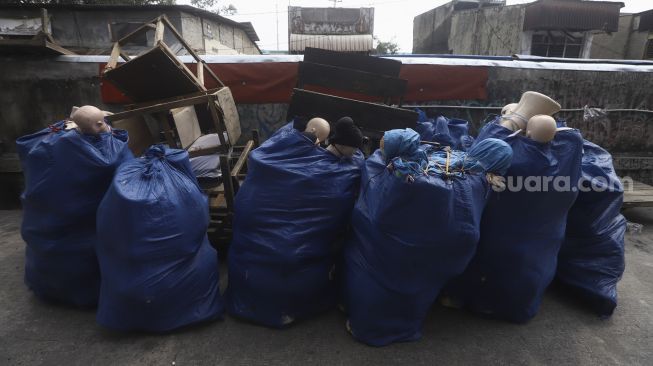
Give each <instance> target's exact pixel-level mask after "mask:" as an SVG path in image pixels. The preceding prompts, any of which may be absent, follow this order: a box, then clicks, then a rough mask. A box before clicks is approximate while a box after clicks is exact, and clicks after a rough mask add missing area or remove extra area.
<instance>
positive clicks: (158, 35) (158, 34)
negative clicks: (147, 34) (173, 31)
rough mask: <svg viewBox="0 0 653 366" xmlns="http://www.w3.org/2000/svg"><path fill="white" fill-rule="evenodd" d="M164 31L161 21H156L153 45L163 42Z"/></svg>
mask: <svg viewBox="0 0 653 366" xmlns="http://www.w3.org/2000/svg"><path fill="white" fill-rule="evenodd" d="M164 31H165V28H163V22H162V21H161V19H159V20H157V22H156V30H155V31H154V44H157V43H159V42H162V41H163V33H164Z"/></svg>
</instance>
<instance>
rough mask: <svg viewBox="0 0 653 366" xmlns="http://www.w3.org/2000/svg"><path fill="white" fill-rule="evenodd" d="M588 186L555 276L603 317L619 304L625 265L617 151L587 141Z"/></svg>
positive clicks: (575, 210) (575, 208)
mask: <svg viewBox="0 0 653 366" xmlns="http://www.w3.org/2000/svg"><path fill="white" fill-rule="evenodd" d="M582 174H583V175H582V179H583V186H582V187H583V189H582V190H581V191H580V192H579V194H578V198H577V199H576V202H575V203H574V205H573V206H572V207H571V210H570V211H569V217H568V218H567V232H566V238H565V242H564V243H563V245H562V248H561V249H560V254H559V255H558V271H557V274H556V277H557V279H558V281H559V282H561V283H563V284H564V285H566V286H567V287H569V288H570V289H571V290H572V293H574V294H576V295H578V296H579V297H581V298H582V299H584V300H585V301H586V302H587V304H588V305H589V307H590V308H591V309H592V310H593V311H595V312H596V313H597V314H598V315H600V316H610V315H611V314H612V312H613V311H614V309H615V307H616V306H617V282H619V280H620V279H621V276H622V274H623V272H624V269H625V259H624V235H625V232H626V219H625V218H624V217H623V215H621V213H620V211H621V204H622V203H623V194H624V189H623V185H622V184H621V181H620V180H619V177H618V176H617V174H616V172H615V170H614V167H613V165H612V156H611V155H610V153H608V152H607V151H605V150H604V149H603V148H601V147H600V146H598V145H596V144H594V143H592V142H589V141H587V140H585V141H584V142H583V165H582Z"/></svg>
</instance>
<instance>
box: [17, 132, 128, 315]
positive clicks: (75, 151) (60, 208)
mask: <svg viewBox="0 0 653 366" xmlns="http://www.w3.org/2000/svg"><path fill="white" fill-rule="evenodd" d="M127 139H128V137H127V132H126V131H124V130H118V129H114V130H112V131H111V132H108V133H102V134H100V135H98V136H90V135H83V134H80V133H79V132H77V130H68V131H66V130H64V122H63V121H61V122H58V123H55V124H53V125H52V126H50V127H48V128H45V129H43V130H41V131H39V132H37V133H34V134H31V135H27V136H23V137H21V138H19V139H18V140H17V141H16V145H17V151H18V154H19V157H20V160H21V165H22V167H23V172H24V174H25V191H24V192H23V194H22V195H21V199H22V202H23V224H22V227H21V233H22V236H23V240H25V243H26V244H27V246H26V248H25V283H26V284H27V286H28V287H29V288H30V289H31V290H32V291H33V292H34V294H35V295H37V296H38V297H40V298H42V299H45V300H50V301H55V302H61V303H64V304H70V305H75V306H95V305H96V304H97V301H98V291H99V286H100V272H99V269H98V264H97V259H96V257H95V243H96V238H97V236H96V230H95V213H96V210H97V207H98V205H99V204H100V201H101V200H102V197H103V196H104V193H105V192H106V190H107V188H108V187H109V184H111V179H112V178H113V174H114V171H115V170H116V168H117V167H118V165H120V163H122V162H123V161H126V160H128V159H131V158H132V157H133V156H132V154H131V152H130V151H129V149H128V147H127Z"/></svg>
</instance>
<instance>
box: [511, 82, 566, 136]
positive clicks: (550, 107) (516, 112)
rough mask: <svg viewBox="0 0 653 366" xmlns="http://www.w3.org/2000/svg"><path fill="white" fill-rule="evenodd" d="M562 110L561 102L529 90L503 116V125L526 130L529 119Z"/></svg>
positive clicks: (514, 129)
mask: <svg viewBox="0 0 653 366" xmlns="http://www.w3.org/2000/svg"><path fill="white" fill-rule="evenodd" d="M558 111H560V104H558V102H556V101H555V100H553V99H551V98H549V97H547V96H546V95H544V94H541V93H538V92H534V91H527V92H525V93H524V94H522V96H521V99H520V100H519V103H517V106H515V107H514V109H512V110H510V112H508V113H506V114H505V115H504V116H502V117H501V121H500V122H499V123H500V124H501V125H502V126H504V127H506V128H508V129H511V130H513V131H517V130H522V131H526V124H527V123H528V120H529V119H530V118H531V117H533V116H535V115H537V114H543V115H548V116H550V115H552V114H554V113H557V112H558Z"/></svg>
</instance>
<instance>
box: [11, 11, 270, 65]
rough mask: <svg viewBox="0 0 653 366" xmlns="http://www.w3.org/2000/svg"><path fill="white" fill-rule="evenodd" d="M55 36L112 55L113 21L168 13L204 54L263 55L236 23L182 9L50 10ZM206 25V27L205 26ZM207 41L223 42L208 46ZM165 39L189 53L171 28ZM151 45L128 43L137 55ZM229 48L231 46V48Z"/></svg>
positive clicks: (83, 50)
mask: <svg viewBox="0 0 653 366" xmlns="http://www.w3.org/2000/svg"><path fill="white" fill-rule="evenodd" d="M39 14H40V13H39V11H38V9H8V10H3V12H2V17H3V18H14V17H16V18H20V17H24V16H27V17H34V16H39ZM49 14H50V20H51V24H52V35H53V37H54V38H55V40H56V41H57V42H58V43H59V44H60V45H61V46H63V47H65V48H68V49H70V50H71V51H73V52H76V53H79V54H89V55H102V54H105V55H106V54H109V53H110V52H111V47H112V46H113V42H112V40H111V31H110V26H109V25H110V24H111V23H113V22H127V23H144V22H148V21H151V20H152V19H154V18H156V17H158V16H159V15H161V14H165V15H166V16H167V17H168V18H169V19H170V22H171V23H172V25H173V26H174V27H175V28H176V29H177V30H178V31H179V32H180V33H181V35H182V36H183V37H184V39H185V40H186V42H188V44H189V45H190V46H191V47H192V48H193V49H194V50H196V51H198V52H200V53H201V54H207V55H211V54H224V53H227V54H234V53H245V54H260V51H259V50H258V48H256V45H255V44H254V42H252V40H251V39H250V38H249V37H248V36H247V34H246V33H245V31H243V30H242V29H240V28H236V27H234V26H232V25H227V24H221V23H218V22H215V21H213V20H210V19H206V18H201V17H198V16H195V15H192V14H188V13H183V12H179V11H170V12H165V13H161V12H160V11H118V10H114V11H108V10H92V11H91V10H75V11H70V10H57V9H52V10H50V11H49ZM203 26H204V29H203ZM153 37H154V32H149V33H148V34H147V38H148V44H149V45H150V47H151V45H152V43H153ZM205 40H208V42H209V43H210V42H212V41H213V40H215V41H217V42H220V43H221V45H222V46H217V45H216V44H215V43H213V44H212V45H209V47H205ZM164 41H165V42H166V44H168V46H170V48H171V49H172V50H173V51H179V52H178V53H179V54H185V53H186V52H185V51H183V48H182V47H181V45H180V44H179V42H178V41H177V39H176V38H175V37H174V36H173V35H172V33H171V32H170V31H169V30H166V32H165V34H164ZM147 48H148V47H141V46H134V45H126V46H125V47H124V49H125V50H126V51H127V53H128V54H137V53H140V52H142V51H143V50H145V49H147ZM228 49H231V51H229V50H228Z"/></svg>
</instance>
